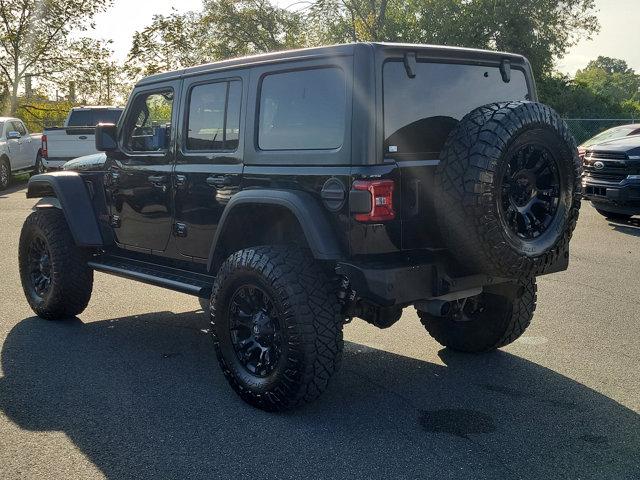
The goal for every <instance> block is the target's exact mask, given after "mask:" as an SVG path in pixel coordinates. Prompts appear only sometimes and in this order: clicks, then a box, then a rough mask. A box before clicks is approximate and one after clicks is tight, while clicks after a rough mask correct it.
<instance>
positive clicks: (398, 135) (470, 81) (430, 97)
mask: <svg viewBox="0 0 640 480" xmlns="http://www.w3.org/2000/svg"><path fill="white" fill-rule="evenodd" d="M415 73H416V76H415V78H409V76H408V75H407V71H406V69H405V66H404V62H402V61H390V62H387V63H386V64H385V66H384V72H383V88H384V129H385V145H384V149H385V155H386V156H387V157H391V158H396V159H398V160H403V159H405V160H419V159H420V160H421V159H437V158H438V154H439V153H440V150H442V147H443V145H444V142H445V140H446V139H447V136H448V135H449V133H450V132H451V130H452V129H453V128H454V127H455V126H456V125H457V124H458V122H459V121H460V120H461V119H462V117H464V116H465V115H466V114H467V113H469V112H470V111H471V110H474V109H475V108H477V107H480V106H482V105H486V104H488V103H493V102H498V101H507V100H528V99H529V98H530V97H529V90H528V87H527V81H526V79H525V75H524V72H522V71H521V70H517V69H515V68H513V69H512V70H511V81H510V82H509V83H505V82H504V81H503V80H502V76H501V74H500V69H499V68H498V67H487V66H482V65H462V64H445V63H427V62H418V64H417V66H416V72H415Z"/></svg>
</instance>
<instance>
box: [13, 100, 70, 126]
mask: <svg viewBox="0 0 640 480" xmlns="http://www.w3.org/2000/svg"><path fill="white" fill-rule="evenodd" d="M74 106H75V105H74V104H73V103H71V102H69V101H66V100H64V101H60V102H52V101H49V100H46V99H44V98H35V97H34V98H31V99H20V101H19V103H18V108H17V111H16V116H17V117H19V118H21V119H22V120H23V121H24V123H25V125H26V126H27V128H28V129H29V131H30V132H41V131H42V129H43V128H44V127H51V126H56V125H62V122H63V121H64V120H65V118H67V114H68V113H69V110H71V108H72V107H74Z"/></svg>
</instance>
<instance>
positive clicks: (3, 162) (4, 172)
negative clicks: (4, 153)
mask: <svg viewBox="0 0 640 480" xmlns="http://www.w3.org/2000/svg"><path fill="white" fill-rule="evenodd" d="M9 183H11V165H10V164H9V160H7V159H6V158H2V159H0V190H4V189H5V188H7V187H8V186H9Z"/></svg>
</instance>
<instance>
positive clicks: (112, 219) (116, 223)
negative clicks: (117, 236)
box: [109, 215, 122, 228]
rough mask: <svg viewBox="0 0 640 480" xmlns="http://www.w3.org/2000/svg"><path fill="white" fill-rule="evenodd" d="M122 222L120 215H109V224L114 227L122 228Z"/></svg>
mask: <svg viewBox="0 0 640 480" xmlns="http://www.w3.org/2000/svg"><path fill="white" fill-rule="evenodd" d="M121 224H122V221H121V220H120V217H119V216H118V215H110V216H109V225H111V227H112V228H120V225H121Z"/></svg>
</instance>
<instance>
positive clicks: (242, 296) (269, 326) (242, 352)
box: [229, 285, 282, 378]
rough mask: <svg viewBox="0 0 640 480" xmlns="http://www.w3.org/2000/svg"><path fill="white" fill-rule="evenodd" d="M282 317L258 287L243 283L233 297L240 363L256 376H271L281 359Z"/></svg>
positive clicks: (233, 331) (232, 320)
mask: <svg viewBox="0 0 640 480" xmlns="http://www.w3.org/2000/svg"><path fill="white" fill-rule="evenodd" d="M280 317H281V315H280V314H279V313H278V311H277V309H276V307H275V305H274V302H273V300H272V299H271V298H270V297H269V295H268V294H267V293H266V292H265V291H264V290H262V289H261V288H259V287H258V286H255V285H243V286H241V287H240V288H238V289H237V290H236V292H235V293H234V294H233V296H232V298H231V302H230V305H229V320H230V321H229V329H230V334H231V343H232V344H233V348H234V350H235V352H236V355H237V357H238V360H239V362H240V363H241V364H242V366H243V367H244V368H245V369H246V370H247V371H248V372H249V373H251V374H252V375H255V376H257V377H261V378H264V377H267V376H269V375H270V374H271V373H272V372H273V371H274V370H275V369H276V367H277V365H278V362H279V361H280V357H281V355H282V331H281V326H280V320H279V318H280Z"/></svg>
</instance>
